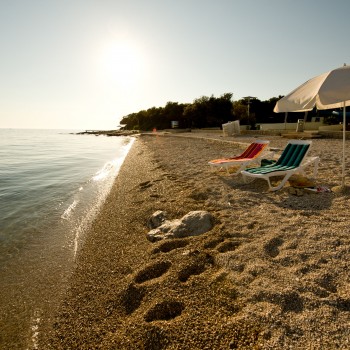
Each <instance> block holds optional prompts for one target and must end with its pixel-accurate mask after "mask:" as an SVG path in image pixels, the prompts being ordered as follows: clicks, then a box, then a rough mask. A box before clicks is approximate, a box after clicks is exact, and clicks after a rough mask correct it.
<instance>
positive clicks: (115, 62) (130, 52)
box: [101, 41, 143, 88]
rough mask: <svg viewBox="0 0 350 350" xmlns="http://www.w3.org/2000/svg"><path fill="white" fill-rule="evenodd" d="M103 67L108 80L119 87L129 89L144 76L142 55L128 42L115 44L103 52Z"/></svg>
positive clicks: (105, 48)
mask: <svg viewBox="0 0 350 350" xmlns="http://www.w3.org/2000/svg"><path fill="white" fill-rule="evenodd" d="M101 66H102V68H103V72H104V75H105V77H106V78H107V79H108V80H110V81H112V82H113V83H114V84H117V85H118V86H119V87H122V88H129V87H132V86H134V84H135V83H136V82H137V81H138V80H139V79H140V77H141V76H142V69H143V60H142V55H141V53H140V52H139V50H138V49H137V48H136V47H135V46H133V45H131V44H130V43H128V42H123V41H119V42H115V43H112V44H109V45H107V46H106V47H104V49H103V50H102V55H101Z"/></svg>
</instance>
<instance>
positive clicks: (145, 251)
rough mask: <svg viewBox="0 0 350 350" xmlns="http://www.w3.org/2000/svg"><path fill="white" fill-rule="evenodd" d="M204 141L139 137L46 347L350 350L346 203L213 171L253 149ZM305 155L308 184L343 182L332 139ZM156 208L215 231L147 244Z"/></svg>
mask: <svg viewBox="0 0 350 350" xmlns="http://www.w3.org/2000/svg"><path fill="white" fill-rule="evenodd" d="M181 136H192V137H181ZM193 136H197V137H193ZM200 136H201V135H177V136H173V135H166V134H165V135H159V136H155V135H152V136H148V135H145V136H142V137H138V139H137V140H136V142H135V143H134V145H133V147H132V149H131V151H130V153H129V154H128V156H127V158H126V160H125V162H124V164H123V166H122V168H121V171H120V174H119V176H118V177H117V179H116V181H115V184H114V186H113V189H112V191H111V193H110V195H109V196H108V198H107V200H106V203H105V204H104V206H103V208H102V210H101V212H100V213H99V215H98V217H97V218H96V220H95V221H94V223H93V225H92V227H91V229H90V231H89V232H88V233H87V235H86V240H85V243H84V246H83V248H82V250H81V251H80V252H79V255H78V257H77V264H76V269H75V271H74V273H73V275H72V277H71V281H70V288H69V290H68V291H67V294H66V296H65V298H64V301H63V303H62V305H61V306H60V310H59V313H58V314H57V315H56V319H55V322H54V325H53V329H52V331H51V333H50V334H49V339H46V340H45V343H46V344H45V345H44V347H43V348H45V349H46V348H50V349H132V350H133V349H135V350H136V349H147V350H151V349H287V348H291V349H335V348H337V349H348V348H350V314H349V312H350V289H349V285H350V277H349V270H348V269H349V259H350V258H349V257H350V255H349V252H350V238H349V231H350V230H349V219H348V212H349V211H348V207H349V195H348V194H346V193H319V194H307V193H305V194H304V195H303V196H295V195H292V194H290V192H289V190H288V187H285V188H284V189H282V190H280V191H278V192H276V193H271V192H268V191H267V190H268V187H267V184H266V182H264V181H261V180H256V181H254V182H252V183H248V184H245V183H244V182H243V180H242V178H241V176H236V177H232V176H228V175H227V174H226V173H225V172H219V171H212V170H211V169H210V168H209V166H208V165H207V161H209V160H211V159H215V158H220V157H223V156H231V155H234V154H237V153H239V152H241V150H242V149H243V147H244V145H242V143H243V144H244V143H249V142H251V141H252V140H253V138H252V137H241V138H236V139H235V140H234V141H236V143H232V142H221V141H220V140H208V139H205V138H201V137H200ZM202 136H204V137H207V136H208V135H202ZM266 138H267V139H270V140H271V146H272V147H279V148H283V147H284V146H285V145H286V143H287V140H286V139H283V138H280V137H266ZM347 142H349V141H347ZM310 155H312V156H314V155H318V156H320V157H321V164H320V167H319V176H318V179H317V184H319V185H324V186H327V187H329V188H332V187H334V186H336V185H339V184H340V172H341V165H340V157H341V140H314V141H313V145H312V150H311V154H310ZM348 169H350V164H349V162H347V176H349V175H350V174H349V170H348ZM310 175H311V172H310ZM348 181H350V179H349V180H348ZM157 210H164V211H166V212H167V213H168V218H169V219H177V218H181V217H182V216H183V215H185V214H187V213H188V212H189V211H192V210H207V211H209V212H210V213H211V214H212V215H213V216H214V218H215V220H214V221H215V222H214V227H213V229H212V230H211V231H209V232H207V233H205V234H202V235H200V236H196V237H189V238H183V239H176V240H167V241H161V242H156V243H151V242H149V241H148V240H147V239H146V234H147V232H148V231H149V229H148V228H147V220H148V218H149V216H150V215H151V214H152V213H154V212H155V211H157Z"/></svg>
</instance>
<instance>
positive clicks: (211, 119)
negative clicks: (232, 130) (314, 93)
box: [120, 93, 312, 130]
mask: <svg viewBox="0 0 350 350" xmlns="http://www.w3.org/2000/svg"><path fill="white" fill-rule="evenodd" d="M232 96H233V94H232V93H225V94H223V95H221V96H220V97H214V96H213V95H212V96H210V97H207V96H202V97H200V98H197V99H195V100H194V101H193V103H187V104H184V103H178V102H168V103H167V104H166V105H165V107H152V108H149V109H147V110H142V111H139V112H136V113H131V114H129V115H127V116H124V117H123V118H122V120H121V121H120V124H121V125H122V126H123V129H126V130H135V129H137V130H152V129H153V128H156V129H159V130H161V129H168V128H170V127H171V122H172V121H176V122H178V127H179V128H190V129H191V128H208V127H221V125H222V124H224V123H227V122H229V121H234V120H239V121H240V123H241V124H245V125H250V126H251V128H253V129H254V128H255V126H256V124H259V123H281V122H284V118H285V115H284V113H274V112H273V108H274V107H275V104H276V102H277V101H278V100H279V99H280V98H281V97H282V96H279V97H272V98H270V99H269V100H266V101H260V100H259V99H258V98H255V97H250V98H243V99H240V100H238V101H232ZM311 115H312V113H311V114H310V115H309V116H311ZM303 116H304V114H303V113H290V114H289V115H288V121H289V122H295V121H296V120H297V119H300V118H303Z"/></svg>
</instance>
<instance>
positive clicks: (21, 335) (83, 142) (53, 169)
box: [0, 129, 133, 349]
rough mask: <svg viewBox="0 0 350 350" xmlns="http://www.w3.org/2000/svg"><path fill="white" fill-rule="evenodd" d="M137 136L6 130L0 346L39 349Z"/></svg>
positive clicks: (0, 151)
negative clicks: (87, 234)
mask: <svg viewBox="0 0 350 350" xmlns="http://www.w3.org/2000/svg"><path fill="white" fill-rule="evenodd" d="M132 141H133V139H131V138H126V137H106V136H98V137H97V136H93V135H76V134H72V133H70V132H69V131H59V130H13V129H0V348H1V349H39V348H40V343H41V342H40V340H41V338H42V337H44V336H45V333H46V332H47V329H48V325H49V323H50V318H51V316H52V312H53V310H54V308H55V307H56V306H57V304H58V303H59V300H60V297H61V295H62V293H63V292H64V290H65V288H66V283H67V279H68V277H69V273H70V271H71V270H72V267H73V265H74V260H75V256H76V253H77V252H78V251H79V249H80V247H81V245H82V244H83V241H84V232H85V230H86V229H87V228H88V226H89V224H90V223H91V221H92V220H93V218H94V216H95V214H96V213H97V212H98V210H99V207H100V206H101V204H102V203H103V201H104V199H105V197H106V195H107V194H108V192H109V190H110V188H111V185H112V183H113V181H114V179H115V176H116V175H117V173H118V170H119V168H120V166H121V164H122V162H123V160H124V158H125V156H126V154H127V152H128V150H129V149H130V147H131V145H132Z"/></svg>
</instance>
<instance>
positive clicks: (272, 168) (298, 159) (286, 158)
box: [241, 140, 320, 191]
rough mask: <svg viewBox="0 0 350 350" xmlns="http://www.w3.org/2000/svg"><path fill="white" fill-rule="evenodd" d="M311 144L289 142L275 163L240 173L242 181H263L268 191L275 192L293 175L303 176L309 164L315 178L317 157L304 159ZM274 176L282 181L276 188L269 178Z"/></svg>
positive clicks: (302, 141)
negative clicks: (299, 174) (254, 179)
mask: <svg viewBox="0 0 350 350" xmlns="http://www.w3.org/2000/svg"><path fill="white" fill-rule="evenodd" d="M311 143H312V141H304V140H291V141H289V142H288V144H287V146H286V148H285V149H284V151H283V152H282V154H281V156H280V158H279V159H278V160H277V161H276V163H274V164H269V165H265V166H260V167H257V168H249V169H245V170H243V171H242V172H241V173H242V175H243V179H244V180H245V181H246V180H247V177H253V178H258V179H264V180H266V181H267V183H268V184H269V190H270V191H277V190H279V189H281V188H282V187H283V186H284V185H285V183H286V182H287V181H288V179H289V178H290V177H291V176H292V175H293V174H295V173H302V174H304V169H305V168H306V167H307V166H309V165H311V164H313V165H314V174H313V175H314V177H316V176H317V170H318V163H319V160H320V159H319V157H309V158H307V157H306V155H307V154H308V152H309V150H310V146H311ZM275 176H283V179H282V180H281V182H280V183H279V184H278V185H277V186H272V185H271V182H270V178H271V177H275Z"/></svg>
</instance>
